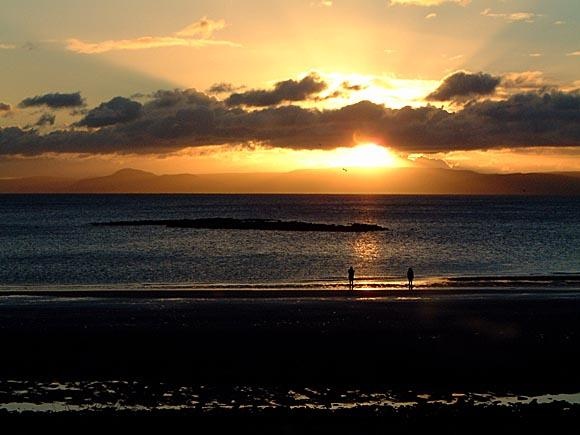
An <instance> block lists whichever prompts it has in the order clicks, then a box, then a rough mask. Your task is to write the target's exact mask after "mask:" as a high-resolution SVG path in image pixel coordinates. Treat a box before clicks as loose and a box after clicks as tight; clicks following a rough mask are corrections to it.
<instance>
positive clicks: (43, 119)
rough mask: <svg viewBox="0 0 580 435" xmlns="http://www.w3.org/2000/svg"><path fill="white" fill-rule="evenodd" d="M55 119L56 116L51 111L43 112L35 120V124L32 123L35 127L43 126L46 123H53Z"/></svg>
mask: <svg viewBox="0 0 580 435" xmlns="http://www.w3.org/2000/svg"><path fill="white" fill-rule="evenodd" d="M55 121H56V116H55V115H54V114H52V113H43V114H42V115H41V116H40V118H38V121H36V124H34V125H35V126H36V127H45V126H47V125H54V122H55Z"/></svg>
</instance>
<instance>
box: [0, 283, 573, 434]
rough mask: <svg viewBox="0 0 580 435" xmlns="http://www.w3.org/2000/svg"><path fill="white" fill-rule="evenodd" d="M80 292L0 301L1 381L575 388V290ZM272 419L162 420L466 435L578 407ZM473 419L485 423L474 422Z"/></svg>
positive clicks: (235, 415) (552, 417)
mask: <svg viewBox="0 0 580 435" xmlns="http://www.w3.org/2000/svg"><path fill="white" fill-rule="evenodd" d="M79 296H80V295H78V294H68V295H67V296H66V297H58V296H40V295H36V296H2V297H0V343H2V347H1V349H2V352H1V358H0V373H1V377H2V379H5V380H8V379H17V380H27V381H30V380H39V381H43V382H45V381H53V380H58V381H61V382H64V381H70V380H86V379H91V380H92V379H107V380H112V379H124V380H126V379H133V380H135V379H136V380H140V381H146V382H149V383H155V382H164V383H174V384H181V385H185V384H188V385H213V386H214V387H216V388H220V386H221V387H222V388H224V389H227V388H229V387H230V386H232V385H255V386H260V387H264V388H267V387H268V386H272V387H273V388H274V387H275V388H280V387H287V388H303V387H305V386H309V387H316V388H331V389H332V388H342V389H349V388H353V389H357V388H358V389H363V390H364V389H375V390H376V389H377V388H379V389H385V390H389V391H398V392H405V391H414V392H417V391H420V392H422V391H424V392H429V393H433V394H449V393H453V392H486V391H493V392H496V393H514V394H520V395H532V394H546V393H578V392H580V294H579V293H577V292H574V291H562V292H550V291H538V290H537V289H534V290H533V291H531V292H526V291H514V292H486V291H484V290H481V291H479V292H470V293H465V292H464V293H461V292H448V293H444V294H441V293H437V292H431V293H428V294H425V293H421V294H418V295H417V294H416V295H407V294H404V295H401V296H400V297H397V296H388V297H377V298H367V297H364V298H361V297H344V296H335V297H319V296H318V297H314V295H311V297H307V298H304V297H295V296H294V295H292V296H294V297H288V298H283V297H275V298H264V297H260V298H243V297H242V298H224V297H217V298H216V297H212V298H208V297H204V298H201V297H192V296H191V295H190V296H189V297H187V298H155V297H151V295H149V297H146V295H145V294H143V293H141V294H139V293H135V294H134V296H133V297H124V298H117V297H115V298H113V297H103V295H102V294H98V296H99V297H87V296H86V295H84V296H83V297H79ZM172 296H174V295H172ZM198 296H199V295H198ZM276 412H277V414H275V415H273V416H272V415H268V412H267V411H263V412H261V411H260V410H259V409H257V408H256V409H253V410H252V409H250V410H247V411H244V412H241V413H240V412H239V410H238V411H236V412H234V411H223V412H222V413H225V414H226V415H228V413H229V415H230V416H231V419H230V420H229V423H227V422H225V421H224V420H223V419H222V418H218V419H217V421H218V422H219V423H216V422H215V420H211V419H212V418H214V419H215V418H216V417H215V416H213V417H212V416H209V417H204V416H203V415H201V413H200V412H193V411H191V412H189V413H176V412H175V411H172V412H168V413H166V414H167V415H177V414H180V415H182V416H183V415H184V414H185V415H188V416H190V417H192V418H196V419H198V420H199V419H205V420H204V422H206V423H207V422H208V421H210V422H212V421H214V423H215V424H218V425H226V426H227V425H230V424H231V425H234V423H233V422H236V423H235V424H236V425H237V424H242V423H240V419H241V421H243V422H245V423H246V424H249V425H250V426H251V427H254V428H255V427H256V425H259V426H260V425H261V426H260V428H261V429H263V430H264V431H265V432H268V431H269V430H272V428H279V426H277V425H279V424H280V422H284V425H285V426H284V427H285V429H284V430H285V432H286V433H304V432H305V431H306V427H308V428H311V427H314V426H316V425H319V426H316V427H317V428H318V430H317V432H318V433H327V432H325V431H326V430H328V433H336V432H337V430H338V428H340V429H341V430H344V431H345V432H341V431H340V430H338V433H346V432H348V429H349V428H350V429H353V431H354V432H352V433H357V432H356V430H355V429H356V427H358V426H357V425H358V424H359V423H353V420H352V419H353V418H363V417H364V419H365V422H366V424H369V425H370V426H369V427H367V428H366V429H365V433H383V432H381V430H380V429H381V428H383V429H384V424H387V425H389V427H394V428H395V427H396V428H399V429H401V428H409V427H413V428H415V429H417V430H419V429H420V428H426V427H427V426H428V425H430V424H431V423H432V422H433V421H434V420H433V419H435V420H436V421H437V422H438V423H440V424H442V425H443V426H441V427H444V428H450V427H456V428H457V427H461V428H463V429H465V427H464V426H462V425H463V424H466V425H472V426H471V431H470V432H472V433H475V432H477V433H487V429H486V430H485V431H484V430H483V429H484V428H488V429H489V425H493V424H494V423H493V422H494V421H496V422H498V424H499V423H500V422H501V424H502V425H503V427H504V428H506V427H516V426H517V427H521V425H522V424H524V425H525V424H528V425H529V424H532V423H533V424H532V425H533V426H534V427H535V428H538V427H540V426H541V425H542V424H545V425H548V424H549V425H552V426H553V425H554V424H556V421H558V422H559V423H562V422H565V421H569V420H570V421H574V422H578V418H579V416H580V413H579V411H578V407H577V406H576V407H573V406H572V407H570V406H567V405H562V406H559V407H558V406H555V407H551V408H550V407H538V406H536V405H535V404H534V405H532V406H528V407H523V408H521V409H519V410H517V412H514V411H513V410H511V411H509V412H508V411H502V410H498V409H495V410H494V409H487V410H481V409H480V410H477V411H476V410H470V408H467V409H466V408H457V409H455V408H445V409H444V410H439V411H437V409H436V408H429V409H427V408H425V409H419V410H415V411H413V412H412V413H410V414H409V412H411V411H409V412H408V413H406V414H405V413H403V414H397V415H394V414H393V415H391V414H389V415H385V413H383V414H382V415H375V412H374V411H373V410H372V409H370V410H369V409H366V410H363V411H360V412H359V414H361V413H362V417H361V415H357V414H356V412H355V411H351V412H343V413H342V414H344V415H342V416H340V418H345V415H348V416H350V417H351V419H350V420H349V421H351V423H344V422H341V423H338V422H339V421H342V420H340V419H339V416H334V417H332V419H330V420H329V419H328V416H326V415H324V414H325V413H324V412H321V411H316V412H315V411H313V412H312V413H310V414H308V413H306V414H305V413H304V412H301V413H300V414H299V415H298V414H296V413H294V414H292V413H289V414H288V413H284V412H282V411H279V410H278V411H276ZM329 413H330V412H329ZM353 413H354V416H353ZM502 413H503V414H502ZM157 414H163V413H161V412H159V413H157ZM330 414H332V413H330ZM367 414H368V415H367ZM504 414H505V415H504ZM370 415H373V419H371V423H369V420H368V419H367V418H368V417H370ZM293 416H294V417H293ZM298 417H299V418H298ZM524 417H525V418H524ZM293 418H294V419H293ZM381 418H382V420H381ZM248 419H250V420H249V421H250V422H251V423H248ZM256 419H257V420H256ZM438 419H439V420H438ZM474 421H480V422H481V425H480V426H477V425H475V426H473V422H474ZM430 422H431V423H430ZM526 422H527V423H526ZM214 423H212V424H214ZM486 424H487V425H488V426H486ZM450 425H451V426H450ZM506 425H507V426H506ZM514 425H515V426H514ZM538 425H540V426H538ZM476 429H477V430H476ZM375 430H376V431H377V432H374V431H375ZM479 430H481V432H478V431H479ZM445 431H447V430H445ZM274 432H277V431H276V430H274ZM451 432H453V431H451ZM282 433H284V432H282Z"/></svg>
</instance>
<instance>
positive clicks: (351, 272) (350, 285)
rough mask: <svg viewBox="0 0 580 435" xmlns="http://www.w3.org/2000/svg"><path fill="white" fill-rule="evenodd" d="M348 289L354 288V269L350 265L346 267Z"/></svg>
mask: <svg viewBox="0 0 580 435" xmlns="http://www.w3.org/2000/svg"><path fill="white" fill-rule="evenodd" d="M348 289H349V290H354V269H353V268H352V266H350V269H348Z"/></svg>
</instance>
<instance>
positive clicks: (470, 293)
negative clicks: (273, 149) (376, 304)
mask: <svg viewBox="0 0 580 435" xmlns="http://www.w3.org/2000/svg"><path fill="white" fill-rule="evenodd" d="M14 296H42V297H55V298H71V297H72V298H113V299H116V298H129V299H130V298H135V299H180V298H187V299H335V298H338V299H354V300H356V299H376V298H395V299H397V298H422V297H424V298H433V297H458V296H466V297H476V296H479V297H486V296H510V297H514V296H521V297H529V296H536V297H548V298H550V297H559V296H576V297H580V288H579V287H566V286H558V287H551V288H550V287H547V286H531V287H501V288H498V287H495V288H494V287H453V288H450V287H444V288H441V287H439V288H419V289H414V290H412V291H409V290H406V289H380V290H376V289H372V290H367V289H360V290H357V289H355V290H354V291H350V290H347V289H336V290H328V289H322V288H321V289H278V288H257V289H249V288H241V289H235V288H219V289H215V288H214V289H211V288H205V289H176V288H167V289H159V288H152V289H147V288H134V289H128V288H107V289H103V288H73V289H66V288H65V289H56V288H55V289H36V288H35V289H29V288H27V289H14V290H0V298H3V297H14Z"/></svg>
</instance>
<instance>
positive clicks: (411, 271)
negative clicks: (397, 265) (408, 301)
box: [407, 267, 415, 290]
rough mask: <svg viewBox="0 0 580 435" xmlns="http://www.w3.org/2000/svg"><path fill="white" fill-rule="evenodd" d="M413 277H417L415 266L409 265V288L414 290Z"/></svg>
mask: <svg viewBox="0 0 580 435" xmlns="http://www.w3.org/2000/svg"><path fill="white" fill-rule="evenodd" d="M413 278H415V273H414V272H413V268H412V267H409V270H407V279H408V280H409V290H413Z"/></svg>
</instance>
